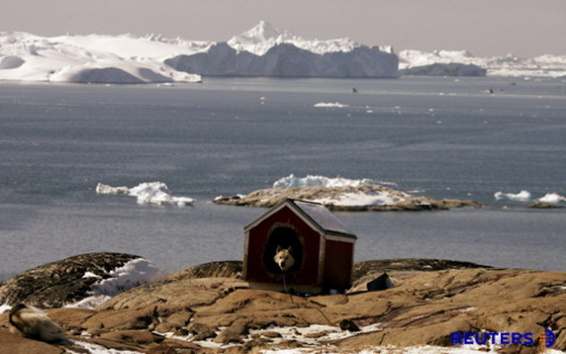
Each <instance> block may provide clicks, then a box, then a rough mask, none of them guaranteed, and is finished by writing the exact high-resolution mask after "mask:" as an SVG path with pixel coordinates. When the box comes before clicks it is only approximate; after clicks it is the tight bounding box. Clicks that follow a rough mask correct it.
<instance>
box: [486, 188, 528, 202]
mask: <svg viewBox="0 0 566 354" xmlns="http://www.w3.org/2000/svg"><path fill="white" fill-rule="evenodd" d="M494 197H495V199H496V200H512V201H516V202H528V201H530V200H531V193H530V192H529V191H525V190H523V191H521V192H519V193H517V194H513V193H503V192H497V193H495V194H494Z"/></svg>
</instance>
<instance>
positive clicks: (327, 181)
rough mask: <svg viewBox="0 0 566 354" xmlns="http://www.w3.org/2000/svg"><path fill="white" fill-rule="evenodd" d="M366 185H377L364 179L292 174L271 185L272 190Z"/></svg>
mask: <svg viewBox="0 0 566 354" xmlns="http://www.w3.org/2000/svg"><path fill="white" fill-rule="evenodd" d="M366 184H377V183H375V182H374V181H373V180H371V179H368V178H364V179H356V180H354V179H348V178H342V177H336V178H329V177H325V176H313V175H307V176H306V177H295V175H294V174H290V175H289V176H287V177H283V178H281V179H278V180H277V181H275V182H274V183H273V188H281V187H306V186H315V187H358V186H361V185H366Z"/></svg>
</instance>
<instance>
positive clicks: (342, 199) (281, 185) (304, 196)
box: [214, 175, 481, 211]
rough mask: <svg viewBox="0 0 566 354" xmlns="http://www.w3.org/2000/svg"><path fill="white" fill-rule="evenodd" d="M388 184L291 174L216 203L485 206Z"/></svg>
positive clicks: (410, 207)
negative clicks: (414, 193)
mask: <svg viewBox="0 0 566 354" xmlns="http://www.w3.org/2000/svg"><path fill="white" fill-rule="evenodd" d="M385 184H391V183H388V182H379V183H377V182H375V181H373V180H370V179H361V180H351V179H347V178H340V177H338V178H328V177H324V176H310V175H309V176H306V177H295V176H294V175H290V176H288V177H284V178H281V179H279V180H277V181H276V182H275V183H273V188H267V189H260V190H256V191H254V192H251V193H249V194H246V195H241V194H238V195H234V196H220V197H216V198H215V199H214V203H216V204H225V205H238V206H256V207H267V208H270V207H273V206H275V205H277V204H279V203H281V202H283V201H284V200H285V199H297V200H304V201H310V202H315V203H319V204H322V205H324V206H326V207H327V208H329V209H331V210H340V211H385V210H388V211H394V210H395V211H401V210H403V211H408V210H415V211H416V210H442V209H448V208H459V207H465V206H473V207H478V206H481V205H480V204H479V203H477V202H474V201H471V200H468V201H462V200H446V199H445V200H440V201H439V200H434V199H431V198H426V197H415V196H412V195H410V194H408V193H405V192H402V191H399V190H396V189H393V188H389V187H386V186H384V185H385Z"/></svg>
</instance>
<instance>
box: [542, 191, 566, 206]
mask: <svg viewBox="0 0 566 354" xmlns="http://www.w3.org/2000/svg"><path fill="white" fill-rule="evenodd" d="M538 201H539V202H541V203H548V204H560V203H561V202H566V197H564V196H561V195H560V194H558V193H547V194H546V195H545V196H544V197H542V198H539V199H538Z"/></svg>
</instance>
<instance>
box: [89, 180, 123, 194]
mask: <svg viewBox="0 0 566 354" xmlns="http://www.w3.org/2000/svg"><path fill="white" fill-rule="evenodd" d="M96 193H97V194H126V195H128V194H130V188H128V187H112V186H109V185H107V184H102V183H99V184H97V185H96Z"/></svg>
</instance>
